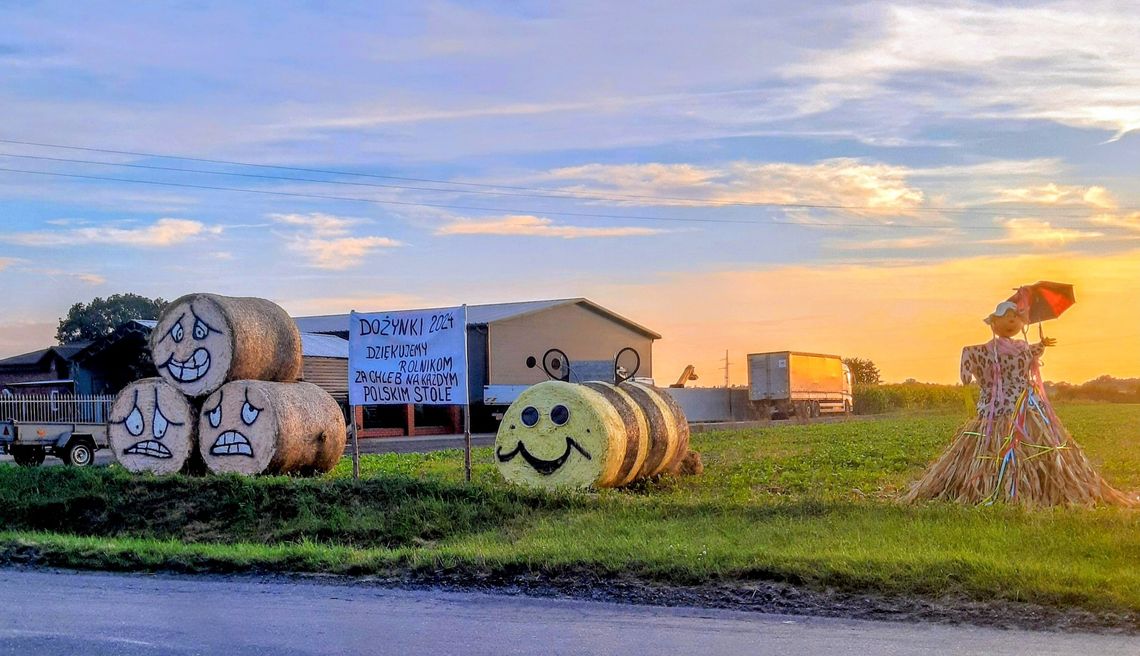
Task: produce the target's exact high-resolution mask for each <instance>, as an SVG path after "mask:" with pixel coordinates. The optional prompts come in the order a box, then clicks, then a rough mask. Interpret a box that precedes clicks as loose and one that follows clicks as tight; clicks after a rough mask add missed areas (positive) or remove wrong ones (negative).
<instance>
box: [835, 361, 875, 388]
mask: <svg viewBox="0 0 1140 656" xmlns="http://www.w3.org/2000/svg"><path fill="white" fill-rule="evenodd" d="M843 364H845V365H847V368H848V369H850V370H851V377H852V378H853V379H854V380H855V384H856V385H878V384H879V383H880V382H881V381H880V380H879V368H878V367H876V366H875V363H874V362H871V361H870V360H865V359H863V358H843Z"/></svg>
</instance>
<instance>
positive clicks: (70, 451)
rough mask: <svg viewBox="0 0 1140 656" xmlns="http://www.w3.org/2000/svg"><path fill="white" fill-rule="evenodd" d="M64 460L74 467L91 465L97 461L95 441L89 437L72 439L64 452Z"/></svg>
mask: <svg viewBox="0 0 1140 656" xmlns="http://www.w3.org/2000/svg"><path fill="white" fill-rule="evenodd" d="M63 461H64V462H66V463H67V464H69V465H71V466H72V467H90V466H91V463H92V462H94V461H95V443H94V442H92V441H91V438H87V437H83V438H79V439H74V440H72V441H71V444H69V445H68V446H67V451H65V452H64V453H63Z"/></svg>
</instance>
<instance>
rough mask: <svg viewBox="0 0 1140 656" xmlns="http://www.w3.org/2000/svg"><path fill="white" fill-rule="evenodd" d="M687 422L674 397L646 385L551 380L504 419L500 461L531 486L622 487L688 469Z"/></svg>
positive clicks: (513, 477)
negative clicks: (575, 382)
mask: <svg viewBox="0 0 1140 656" xmlns="http://www.w3.org/2000/svg"><path fill="white" fill-rule="evenodd" d="M688 447H689V425H688V422H687V421H686V420H685V415H684V412H682V411H681V409H680V407H679V406H677V404H676V403H675V402H673V400H672V398H671V397H667V395H666V394H665V393H663V392H661V391H660V390H658V389H656V388H654V387H650V386H647V385H640V384H636V383H622V384H621V385H612V384H610V383H605V382H589V383H584V384H581V385H575V384H571V383H563V382H557V381H548V382H545V383H539V384H538V385H535V386H533V387H531V388H528V389H527V390H526V391H524V392H523V393H522V394H521V395H519V398H518V399H517V400H516V401H515V402H514V403H513V404H511V407H510V408H508V409H507V412H506V413H505V414H504V416H503V423H502V424H501V425H500V427H499V433H498V435H497V436H496V438H495V460H496V462H497V464H498V466H499V471H500V472H501V473H502V475H503V477H504V478H506V479H507V480H508V481H512V482H515V483H520V484H523V485H527V486H530V487H539V488H547V489H553V488H562V487H577V488H583V487H620V486H623V485H629V484H630V483H633V482H635V481H638V480H641V479H645V478H649V477H652V476H657V475H659V474H662V473H666V472H668V473H674V474H676V473H681V472H687V471H693V470H692V469H691V468H685V467H683V466H682V463H684V462H685V461H686V456H688V454H689V453H690V452H689V449H688Z"/></svg>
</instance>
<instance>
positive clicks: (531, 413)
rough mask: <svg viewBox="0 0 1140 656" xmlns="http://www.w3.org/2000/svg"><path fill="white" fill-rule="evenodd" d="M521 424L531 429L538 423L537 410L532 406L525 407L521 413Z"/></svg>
mask: <svg viewBox="0 0 1140 656" xmlns="http://www.w3.org/2000/svg"><path fill="white" fill-rule="evenodd" d="M522 423H523V424H525V425H526V426H527V427H533V426H534V425H535V424H537V423H538V409H537V408H535V407H533V406H527V407H526V408H524V409H523V411H522Z"/></svg>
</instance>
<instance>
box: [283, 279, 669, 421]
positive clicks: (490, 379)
mask: <svg viewBox="0 0 1140 656" xmlns="http://www.w3.org/2000/svg"><path fill="white" fill-rule="evenodd" d="M296 321H297V326H298V327H299V328H300V329H301V331H302V332H306V333H320V334H328V335H336V336H338V337H342V338H347V337H348V321H349V315H347V314H335V315H324V316H314V317H299V318H297V319H296ZM660 338H661V335H659V334H657V333H656V332H654V331H652V330H650V329H648V328H646V327H644V326H642V325H640V324H637V323H635V322H633V321H631V320H629V319H627V318H625V317H623V316H621V315H619V314H617V313H615V312H613V311H611V310H609V309H607V308H605V307H602V306H601V305H598V304H597V303H594V302H592V301H590V300H587V299H585V298H567V299H554V300H543V301H524V302H518V303H496V304H490V305H468V306H467V351H468V352H467V359H468V369H469V370H468V380H469V381H470V386H471V387H470V395H471V403H472V404H474V405H476V406H477V407H476V408H475V409H474V410H473V413H472V419H473V421H477V422H478V420H480V419H483V420H486V419H487V415H489V411H486V410H485V409H487V408H492V407H502V406H506V405H509V404H510V403H511V401H513V400H514V399H515V397H516V396H517V395H518V394H519V393H520V392H521V391H522V390H523V389H525V388H527V387H529V386H530V385H533V384H535V383H539V382H542V381H544V380H548V379H549V378H550V376H549V375H548V374H547V372H546V371H545V370H544V368H543V359H544V356H548V354H549V353H550V352H551V351H552V349H556V350H557V351H560V352H561V354H564V355H565V358H566V359H567V360H569V362H570V376H571V380H578V378H579V377H581V376H584V377H586V378H593V377H596V376H598V375H600V374H601V372H604V371H606V370H609V371H611V372H612V367H613V361H614V356H615V355H616V354H617V353H618V352H619V351H621V350H622V349H627V348H628V349H633V350H634V351H636V354H637V355H636V358H635V359H634V360H633V361H634V362H636V360H638V359H639V360H640V366H639V367H638V368H637V371H636V374H637V375H638V376H644V377H652V375H653V342H654V341H655V340H657V339H660ZM560 359H561V355H557V356H552V357H548V358H547V363H548V365H549V364H550V363H551V362H552V361H556V360H560ZM554 364H556V365H559V367H558V368H561V366H562V364H563V363H561V362H554ZM556 373H557V371H556ZM611 375H612V374H611ZM481 409H484V410H485V411H484V412H483V413H482V414H483V416H480V410H481ZM457 410H458V408H435V409H432V408H418V409H411V408H402V407H399V406H392V407H388V408H385V407H378V408H375V409H372V410H370V411H369V412H370V413H373V414H376V415H377V420H376V421H374V422H365V423H366V425H374V424H379V425H380V426H382V427H385V428H381V429H377V430H378V432H367V431H366V432H364V433H362V434H377V435H382V434H392V432H391V431H393V430H395V431H398V433H397V434H399V433H412V432H415V433H420V434H425V433H431V432H444V431H446V432H451V431H452V430H454V427H455V426H456V425H457V424H456V423H455V422H457V419H456V417H458V412H457ZM413 412H415V413H416V416H415V417H413ZM393 413H402V416H395V415H394V414H393ZM433 414H434V415H435V416H434V417H433V416H431V415H433ZM413 419H414V420H415V423H414V424H413ZM421 421H426V422H427V424H428V425H429V426H430V427H428V426H425V425H424V424H422V423H421ZM393 423H395V424H396V425H399V426H401V428H400V429H392V428H389V427H390V425H391V424H393ZM415 425H420V426H423V428H422V429H421V428H414V426H415Z"/></svg>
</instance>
